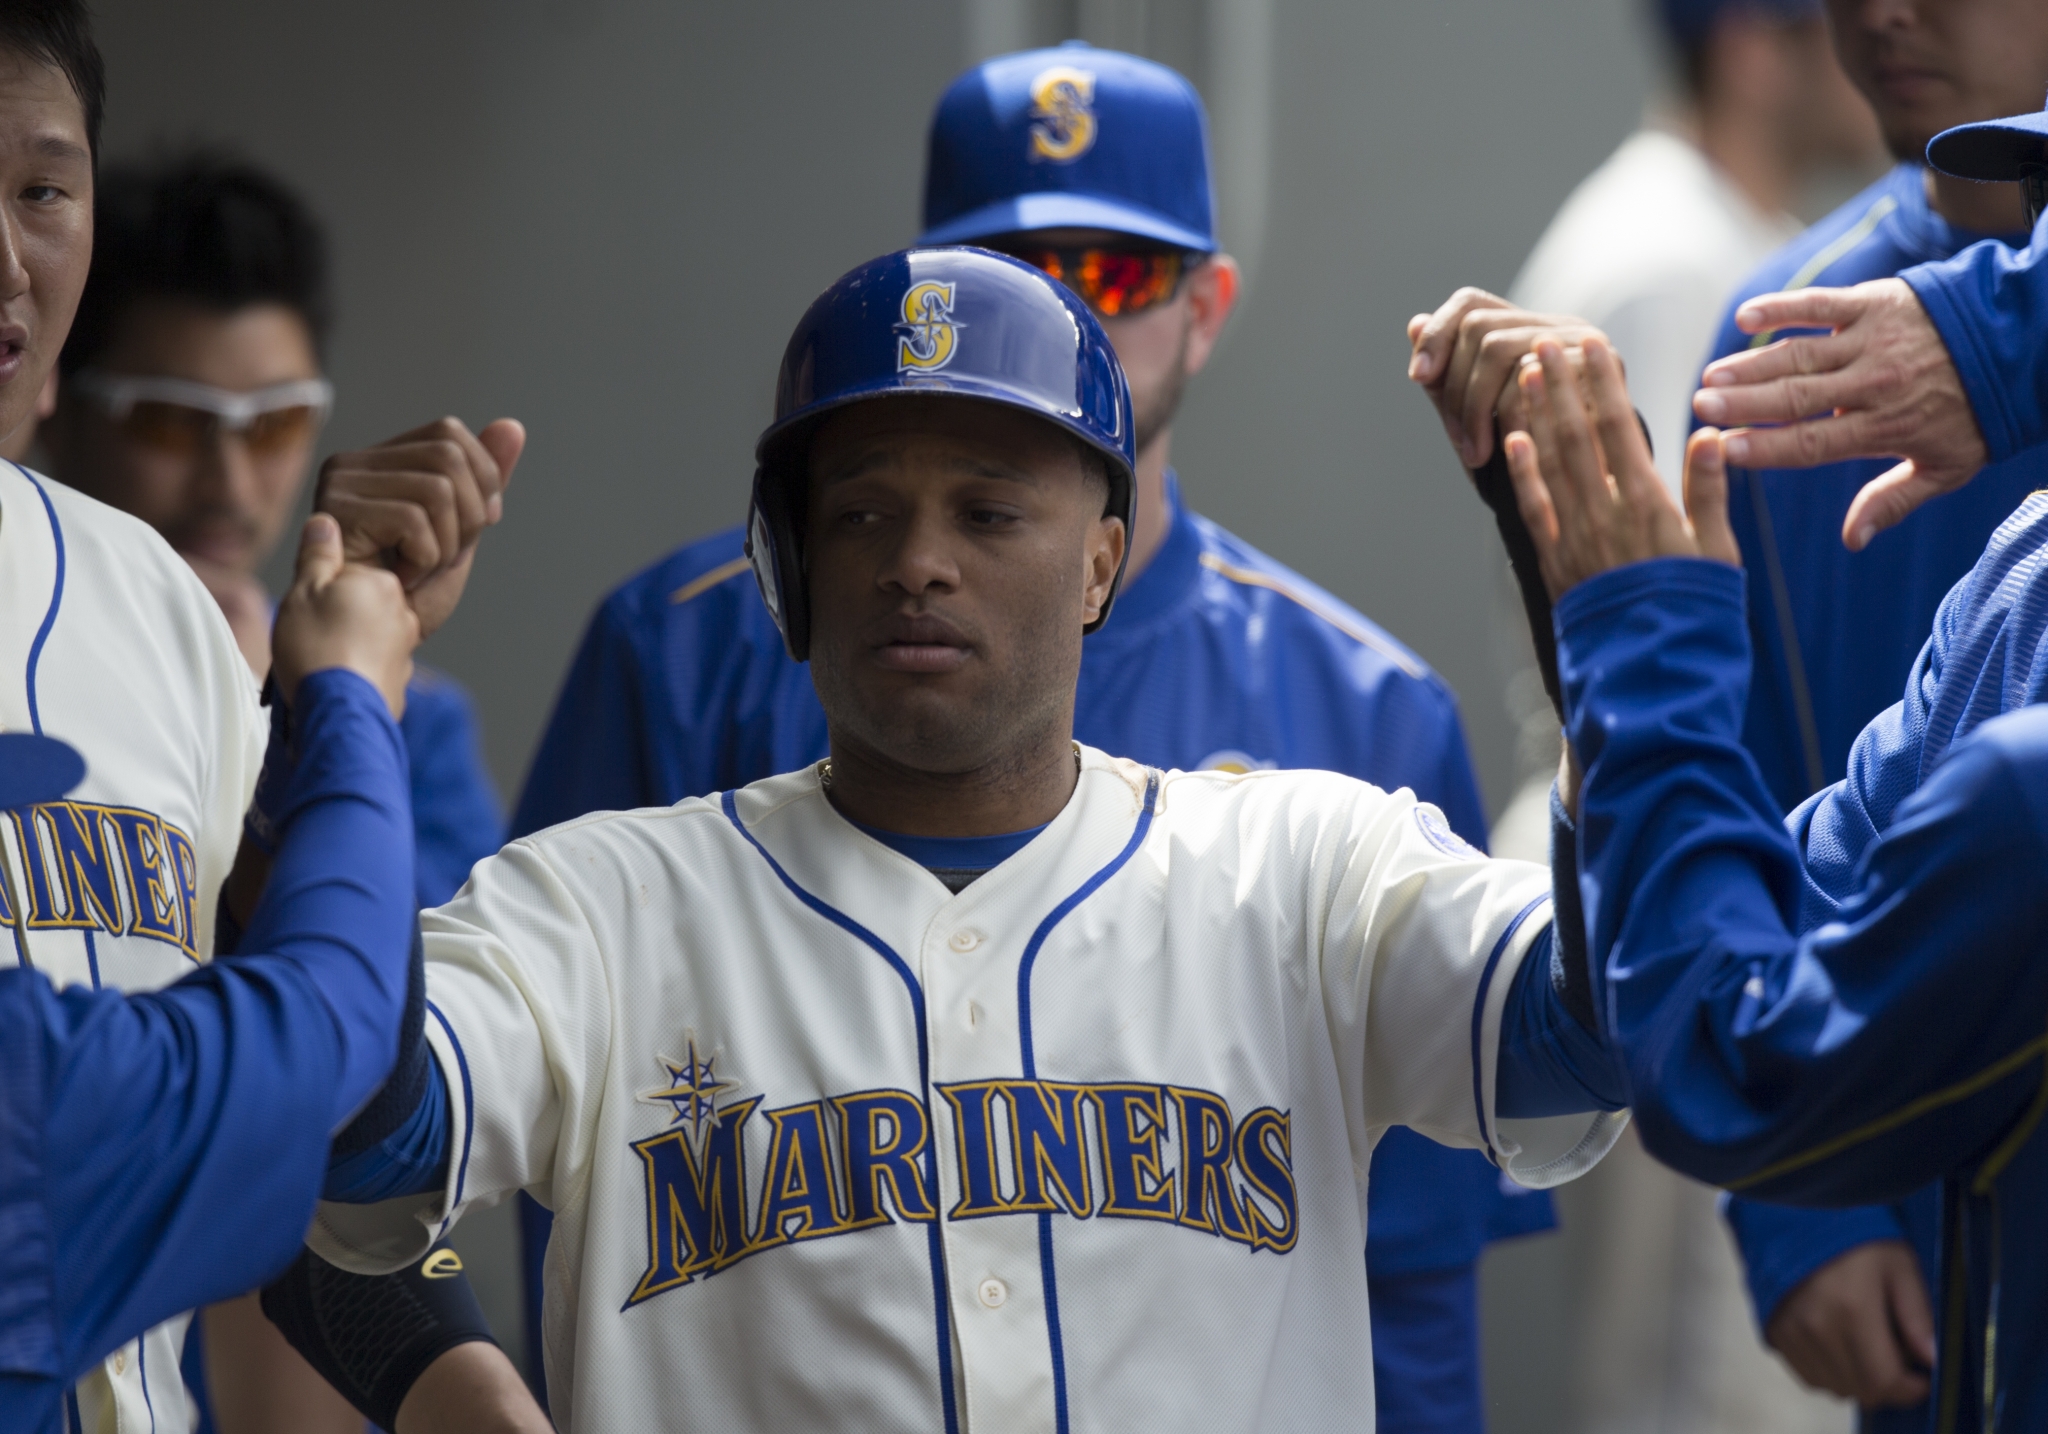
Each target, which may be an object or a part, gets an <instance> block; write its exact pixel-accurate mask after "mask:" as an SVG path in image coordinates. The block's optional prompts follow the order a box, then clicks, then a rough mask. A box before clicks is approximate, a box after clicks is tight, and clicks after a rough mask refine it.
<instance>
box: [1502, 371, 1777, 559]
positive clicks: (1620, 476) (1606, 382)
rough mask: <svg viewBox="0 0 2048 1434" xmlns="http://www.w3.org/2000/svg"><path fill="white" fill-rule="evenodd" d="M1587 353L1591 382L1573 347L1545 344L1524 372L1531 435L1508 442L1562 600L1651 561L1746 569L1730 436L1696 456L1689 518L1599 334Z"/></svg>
mask: <svg viewBox="0 0 2048 1434" xmlns="http://www.w3.org/2000/svg"><path fill="white" fill-rule="evenodd" d="M1581 352H1582V355H1583V363H1584V369H1585V374H1584V377H1583V378H1581V377H1580V376H1579V375H1578V374H1577V373H1575V372H1574V366H1573V364H1572V362H1571V360H1570V358H1569V356H1568V355H1567V354H1566V352H1565V346H1564V343H1563V342H1562V341H1561V339H1559V338H1557V337H1554V336H1548V335H1546V336H1543V337H1539V338H1538V339H1537V340H1536V341H1535V343H1534V344H1533V346H1532V358H1531V359H1530V361H1528V362H1525V363H1523V364H1522V365H1521V367H1520V370H1519V372H1518V374H1517V382H1518V384H1519V385H1520V388H1521V392H1522V399H1523V402H1524V404H1525V405H1526V407H1527V412H1528V418H1529V426H1528V428H1527V429H1526V430H1516V431H1515V432H1512V433H1510V434H1508V435H1507V437H1506V439H1505V440H1504V443H1503V446H1504V447H1505V449H1506V452H1507V460H1508V472H1509V476H1510V477H1511V479H1512V480H1513V482H1514V486H1515V500H1516V503H1517V505H1518V506H1519V507H1520V509H1521V513H1522V518H1523V521H1524V522H1525V523H1526V524H1527V525H1528V528H1529V533H1530V537H1531V539H1532V540H1533V541H1534V543H1535V547H1536V555H1537V559H1538V562H1539V564H1540V565H1541V568H1542V571H1543V581H1544V585H1545V587H1546V588H1547V589H1548V590H1549V592H1550V595H1551V597H1552V598H1553V599H1555V598H1557V597H1559V596H1561V595H1563V594H1564V593H1565V592H1566V591H1567V590H1569V589H1571V588H1573V587H1576V586H1577V585H1578V584H1580V583H1582V582H1584V581H1585V580H1586V579H1587V578H1590V577H1594V576H1596V575H1598V574H1600V573H1604V572H1607V571H1609V570H1610V569H1613V568H1618V567H1622V566H1625V565H1626V564H1629V563H1636V562H1642V561H1645V560H1647V559H1649V558H1657V557H1707V558H1713V559H1716V560H1718V561H1720V562H1725V563H1731V564H1734V563H1739V562H1740V561H1741V559H1740V553H1739V550H1738V548H1737V547H1736V543H1735V535H1734V532H1733V530H1732V529H1730V527H1729V526H1728V512H1727V503H1728V490H1727V473H1726V469H1725V467H1724V466H1723V460H1722V457H1721V442H1720V435H1719V434H1718V433H1716V432H1714V431H1713V430H1712V429H1701V430H1700V431H1699V432H1697V433H1695V434H1694V435H1693V437H1692V441H1691V443H1690V444H1689V445H1688V446H1687V448H1686V456H1685V469H1686V472H1685V492H1686V504H1687V508H1688V509H1689V510H1690V511H1691V512H1692V514H1693V517H1692V518H1691V519H1688V517H1687V516H1686V514H1684V513H1681V512H1679V511H1678V508H1677V507H1676V505H1674V504H1673V503H1672V501H1671V495H1670V493H1669V492H1668V491H1667V490H1666V489H1665V487H1664V484H1663V482H1662V480H1660V479H1659V478H1658V476H1657V469H1656V466H1655V465H1654V464H1653V463H1652V462H1651V461H1650V450H1649V445H1648V444H1647V443H1646V442H1645V441H1644V439H1643V433H1642V427H1641V425H1640V424H1639V423H1637V421H1636V414H1635V408H1634V406H1633V405H1631V404H1630V402H1629V397H1628V385H1627V384H1626V383H1625V382H1624V381H1623V380H1622V375H1621V365H1620V363H1619V361H1618V360H1617V359H1616V358H1615V355H1614V351H1613V349H1611V348H1610V347H1608V344H1607V341H1606V340H1605V339H1604V338H1602V337H1601V336H1599V335H1598V334H1594V335H1591V336H1589V337H1587V338H1585V339H1584V341H1583V343H1582V344H1581Z"/></svg>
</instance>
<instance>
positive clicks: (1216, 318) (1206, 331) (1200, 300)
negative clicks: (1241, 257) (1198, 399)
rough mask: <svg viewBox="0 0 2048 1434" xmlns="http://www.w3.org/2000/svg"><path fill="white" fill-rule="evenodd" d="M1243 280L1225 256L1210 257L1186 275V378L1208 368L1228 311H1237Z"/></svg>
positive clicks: (1227, 256)
mask: <svg viewBox="0 0 2048 1434" xmlns="http://www.w3.org/2000/svg"><path fill="white" fill-rule="evenodd" d="M1243 279H1244V274H1243V271H1242V270H1240V269H1239V268H1238V267H1237V260H1235V259H1233V258H1231V257H1230V256H1229V255H1228V254H1211V255H1210V256H1208V257H1207V258H1206V259H1203V260H1201V261H1200V262H1198V263H1197V264H1196V265H1195V267H1194V268H1193V269H1192V270H1190V271H1189V273H1188V276H1187V278H1186V280H1185V281H1184V282H1185V283H1186V284H1187V295H1188V319H1189V329H1188V347H1187V371H1188V372H1189V373H1190V374H1196V373H1200V372H1201V371H1202V369H1203V367H1204V366H1205V365H1207V364H1208V362H1209V355H1210V354H1212V353H1214V352H1215V351H1216V341H1217V340H1218V339H1220V338H1222V337H1223V326H1224V325H1225V324H1226V323H1228V322H1229V321H1230V311H1231V310H1232V309H1234V308H1236V307H1237V292H1238V289H1239V287H1240V285H1241V284H1242V283H1243Z"/></svg>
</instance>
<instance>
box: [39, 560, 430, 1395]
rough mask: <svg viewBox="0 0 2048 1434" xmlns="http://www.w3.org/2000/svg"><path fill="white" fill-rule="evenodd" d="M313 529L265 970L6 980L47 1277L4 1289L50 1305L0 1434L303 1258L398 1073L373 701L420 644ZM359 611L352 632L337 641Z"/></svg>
mask: <svg viewBox="0 0 2048 1434" xmlns="http://www.w3.org/2000/svg"><path fill="white" fill-rule="evenodd" d="M308 527H309V532H308V538H307V542H306V546H305V548H303V549H302V552H301V564H300V580H299V582H298V583H297V584H295V586H294V590H293V595H292V596H291V597H289V598H287V600H286V608H287V611H288V612H289V613H290V614H292V617H291V622H290V628H291V632H292V634H293V636H292V638H291V639H290V640H289V641H288V643H287V646H288V647H289V648H290V650H291V652H292V653H293V654H294V655H295V660H296V665H295V666H293V667H292V668H291V676H290V679H289V680H290V683H291V691H292V703H293V715H294V730H295V737H296V740H297V741H298V743H299V744H300V746H301V749H302V753H303V757H304V760H302V762H301V763H300V764H299V766H298V768H297V771H296V773H295V775H294V781H293V785H292V787H291V789H290V790H289V791H288V792H286V793H285V794H284V795H283V799H282V801H281V803H280V806H279V812H280V831H281V834H282V841H281V845H280V847H279V850H278V854H277V859H276V864H275V876H274V880H273V882H272V884H271V887H270V890H269V891H268V892H267V894H266V895H265V898H264V900H263V902H262V904H261V905H260V906H259V907H258V909H257V911H256V913H255V919H254V921H253V922H252V924H251V926H250V929H249V933H248V937H247V945H246V947H245V949H248V950H251V951H260V952H261V954H255V955H246V956H236V957H231V958H223V959H221V960H217V961H215V962H213V963H211V964H210V965H208V966H206V967H204V968H203V969H201V970H199V971H197V972H195V973H193V974H192V975H191V976H188V977H187V978H185V979H184V980H183V981H180V982H178V983H177V984H176V985H173V986H171V987H169V988H166V989H165V990H163V991H160V992H155V993H152V994H149V995H142V996H133V997H130V996H123V995H121V994H119V993H115V992H111V991H92V990H88V989H85V988H83V987H78V988H72V989H70V990H66V991H63V992H58V991H57V990H55V989H54V988H53V987H52V986H51V985H50V984H49V982H48V981H47V980H45V979H44V978H43V977H42V976H40V975H39V974H37V973H35V972H33V971H30V970H10V971H8V972H5V973H0V1026H4V1030H0V1063H4V1066H5V1075H4V1078H0V1100H4V1101H5V1102H6V1112H7V1116H8V1118H7V1119H6V1120H5V1121H4V1122H0V1204H4V1205H5V1207H6V1208H7V1209H8V1211H9V1212H10V1213H9V1218H10V1220H13V1221H15V1222H16V1224H17V1228H18V1229H22V1230H26V1229H29V1228H31V1227H32V1228H33V1229H34V1230H35V1231H36V1234H35V1237H34V1238H33V1239H26V1240H18V1241H16V1242H14V1246H13V1248H14V1249H15V1251H16V1254H17V1255H18V1256H19V1257H20V1261H27V1262H30V1263H34V1262H37V1261H47V1265H46V1267H45V1268H44V1270H43V1272H42V1275H41V1276H40V1277H37V1276H36V1275H35V1272H34V1271H33V1270H29V1269H27V1268H25V1267H24V1266H23V1264H21V1263H20V1262H19V1261H18V1262H17V1263H16V1264H15V1265H14V1266H13V1267H12V1268H10V1270H9V1271H8V1273H7V1275H6V1279H7V1281H8V1287H9V1288H10V1289H11V1290H16V1291H20V1290H24V1289H40V1290H41V1291H43V1294H42V1295H41V1296H40V1297H39V1298H37V1299H35V1300H33V1301H32V1302H31V1304H30V1305H26V1306H23V1305H17V1306H16V1309H17V1316H16V1317H15V1318H13V1319H11V1320H10V1335H11V1337H14V1336H18V1337H19V1339H20V1340H21V1341H24V1342H25V1343H24V1344H23V1346H22V1347H24V1348H27V1347H31V1346H32V1347H33V1348H34V1350H35V1369H36V1373H37V1375H38V1376H39V1378H38V1379H37V1380H35V1381H31V1383H32V1384H34V1386H35V1388H29V1387H27V1386H24V1385H19V1384H18V1383H17V1382H14V1381H0V1425H4V1426H5V1427H8V1428H16V1427H40V1425H39V1424H37V1423H36V1422H34V1421H33V1420H25V1421H23V1422H21V1423H17V1422H16V1421H15V1419H14V1418H13V1415H12V1410H11V1406H9V1405H8V1404H7V1401H8V1400H10V1399H12V1398H13V1397H14V1396H15V1395H17V1394H20V1395H23V1396H24V1397H26V1396H29V1395H35V1396H36V1397H41V1396H40V1394H39V1393H38V1391H41V1392H43V1393H48V1392H49V1390H52V1389H54V1390H57V1391H61V1388H62V1386H63V1383H64V1381H66V1380H68V1379H69V1378H71V1377H73V1376H75V1375H76V1374H77V1373H78V1372H79V1371H81V1370H83V1369H85V1368H87V1367H89V1366H90V1365H92V1364H93V1363H95V1362H96V1361H97V1360H99V1359H100V1358H101V1357H103V1356H104V1355H106V1354H107V1353H108V1352H109V1351H110V1350H112V1349H113V1348H115V1347H116V1346H117V1345H119V1344H120V1343H121V1342H123V1341H124V1340H126V1339H128V1338H130V1337H132V1336H133V1335H134V1334H136V1333H137V1332H138V1331H140V1330H142V1329H145V1328H147V1327H149V1326H150V1325H153V1324H156V1323H158V1322H160V1321H162V1320H164V1319H167V1318H170V1317H171V1316H173V1315H175V1314H176V1313H177V1312H178V1311H180V1310H185V1309H190V1308H192V1307H194V1306H195V1305H199V1304H204V1303H209V1302H212V1301H215V1300H219V1299H222V1298H225V1297H227V1296H230V1295H234V1294H237V1293H239V1292H241V1291H242V1290H245V1289H248V1288H250V1287H251V1286H253V1285H255V1284H258V1283H260V1282H261V1281H263V1280H264V1279H266V1278H268V1277H269V1276H270V1275H271V1274H272V1273H274V1272H275V1271H276V1270H277V1269H279V1268H281V1267H282V1266H283V1265H285V1264H286V1263H288V1262H289V1261H290V1259H291V1256H292V1253H293V1251H294V1250H295V1249H296V1248H297V1246H298V1243H299V1241H300V1239H301V1237H302V1236H303V1233H304V1231H305V1227H306V1224H307V1222H308V1220H309V1219H310V1218H311V1215H312V1211H313V1204H314V1199H315V1197H316V1195H317V1193H318V1190H319V1184H320V1178H321V1171H322V1168H323V1167H324V1164H325V1160H326V1151H327V1137H328V1133H329V1132H330V1131H331V1130H333V1129H334V1128H335V1127H336V1126H337V1125H339V1124H340V1123H341V1122H342V1121H344V1120H345V1119H346V1118H347V1117H348V1115H349V1113H350V1111H351V1110H353V1109H354V1108H355V1107H356V1106H358V1105H360V1104H361V1103H362V1102H363V1100H364V1099H365V1098H366V1097H367V1096H368V1095H369V1094H370V1092H372V1091H373V1090H375V1089H376V1088H377V1086H378V1085H379V1084H380V1083H381V1082H382V1081H383V1079H384V1077H385V1074H386V1073H387V1072H388V1070H389V1069H390V1066H391V1060H392V1051H393V1049H394V1047H395V1045H396V1038H395V1033H396V1029H397V1026H398V1020H399V1013H400V1011H401V1009H402V1007H403V1005H404V1000H405V992H406V965H405V952H406V945H407V935H408V933H409V931H410V929H411V927H412V923H413V912H412V898H411V888H412V873H411V850H412V839H411V812H410V809H409V807H408V803H407V798H406V775H405V774H406V764H405V749H404V744H403V740H402V738H401V737H400V736H399V733H398V729H397V725H396V723H395V721H394V720H393V718H392V714H391V711H390V708H389V706H388V704H387V701H386V699H385V697H384V696H383V695H382V693H381V692H380V691H379V688H380V687H382V686H383V685H385V683H386V682H387V681H388V679H389V678H390V677H391V676H392V675H393V672H394V670H395V669H398V668H402V666H403V664H404V662H405V661H406V660H407V659H408V657H409V654H410V651H411V647H410V642H411V636H410V635H411V633H412V632H413V631H414V627H413V622H412V617H411V614H410V613H409V611H408V610H407V609H406V607H405V604H404V602H403V600H402V596H401V595H400V592H399V589H398V584H397V582H396V580H395V579H394V578H392V576H391V575H390V574H388V573H383V572H372V571H366V570H349V569H345V568H344V567H343V564H342V561H341V551H340V544H339V538H338V535H337V534H336V533H335V532H334V529H333V524H332V523H331V522H329V521H328V520H326V519H315V520H314V521H313V522H312V523H310V524H309V525H308ZM344 611H345V612H347V613H348V614H349V616H350V622H349V624H348V625H349V626H350V628H351V629H352V632H353V636H352V637H351V638H350V639H349V640H348V642H347V643H344V644H339V645H337V644H336V643H333V642H330V641H329V639H330V638H332V637H333V636H334V634H333V632H332V631H331V628H332V625H333V619H334V618H335V615H336V614H337V613H339V612H344ZM377 633H381V634H382V638H383V641H382V643H381V645H380V644H379V643H378V642H374V641H370V640H368V637H367V636H366V634H368V635H375V634H377ZM351 644H353V645H351ZM401 682H402V679H401ZM138 1092H146V1093H147V1098H146V1099H138V1098H137V1093H138ZM24 1221H25V1222H28V1223H27V1224H23V1223H21V1222H24ZM24 1279H25V1281H26V1283H16V1281H17V1280H24ZM50 1397H53V1398H54V1397H55V1395H54V1394H51V1395H50Z"/></svg>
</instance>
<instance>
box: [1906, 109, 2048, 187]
mask: <svg viewBox="0 0 2048 1434" xmlns="http://www.w3.org/2000/svg"><path fill="white" fill-rule="evenodd" d="M2044 143H2048V110H2035V111H2034V112H2033V113H2032V114H2024V115H2012V116H2010V117H2008V118H2006V119H1995V120H1980V121H1978V122H1977V123H1976V124H1959V125H1957V126H1956V127H1955V128H1954V129H1945V130H1943V131H1942V132H1941V133H1940V134H1938V135H1936V136H1935V137H1934V138H1933V139H1931V140H1929V141H1928V142H1927V162H1928V163H1929V164H1931V165H1933V166H1934V167H1935V168H1936V169H1938V170H1940V171H1941V172H1942V173H1943V174H1953V175H1954V176H1956V178H1958V179H1977V180H1982V181H1984V182H1986V183H1991V184H1995V183H1999V182H2001V181H2011V180H2016V179H2018V178H2019V177H2020V166H2021V165H2023V164H2028V163H2032V164H2039V163H2041V161H2042V152H2041V146H2042V145H2043V144H2044Z"/></svg>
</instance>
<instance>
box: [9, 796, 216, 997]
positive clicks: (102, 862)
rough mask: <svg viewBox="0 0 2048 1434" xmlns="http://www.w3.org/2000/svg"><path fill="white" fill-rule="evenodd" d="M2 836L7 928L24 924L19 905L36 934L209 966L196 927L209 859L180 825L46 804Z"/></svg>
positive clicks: (125, 812)
mask: <svg viewBox="0 0 2048 1434" xmlns="http://www.w3.org/2000/svg"><path fill="white" fill-rule="evenodd" d="M0 830H4V833H5V840H6V846H5V849H4V857H0V860H4V862H5V870H6V875H7V880H6V881H5V882H4V883H0V921H4V922H5V923H6V924H7V925H8V926H12V925H14V919H15V916H14V913H15V905H14V904H15V901H16V900H19V901H20V902H21V904H22V906H23V907H24V908H25V909H26V911H27V915H28V929H29V930H31V931H44V930H85V931H98V932H103V933H105V934H106V935H108V936H142V937H146V938H148V939H149V940H152V941H167V942H169V943H170V944H171V945H173V946H176V947H178V948H180V949H181V950H183V951H184V953H185V954H186V955H187V956H190V957H191V958H192V959H193V960H194V961H198V960H200V959H201V954H202V953H201V952H200V950H199V939H198V927H197V926H196V925H195V924H194V922H193V919H192V918H193V907H194V904H195V903H196V902H197V901H198V898H199V858H198V856H197V854H196V853H195V851H194V849H193V846H192V838H191V837H190V836H189V835H187V834H186V833H185V832H183V831H181V830H179V828H178V827H176V826H174V825H173V824H172V823H170V822H167V821H165V820H164V819H163V818H162V817H160V816H158V815H156V813H154V812H145V811H142V810H141V809H139V808H136V807H117V806H109V805H107V804H106V803H104V802H46V803H43V804H41V805H38V806H35V807H31V808H29V809H28V810H26V811H17V812H9V813H7V820H6V823H5V825H4V828H0ZM206 954H209V955H210V954H211V953H206ZM29 959H30V960H31V962H32V961H33V957H30V958H29Z"/></svg>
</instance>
